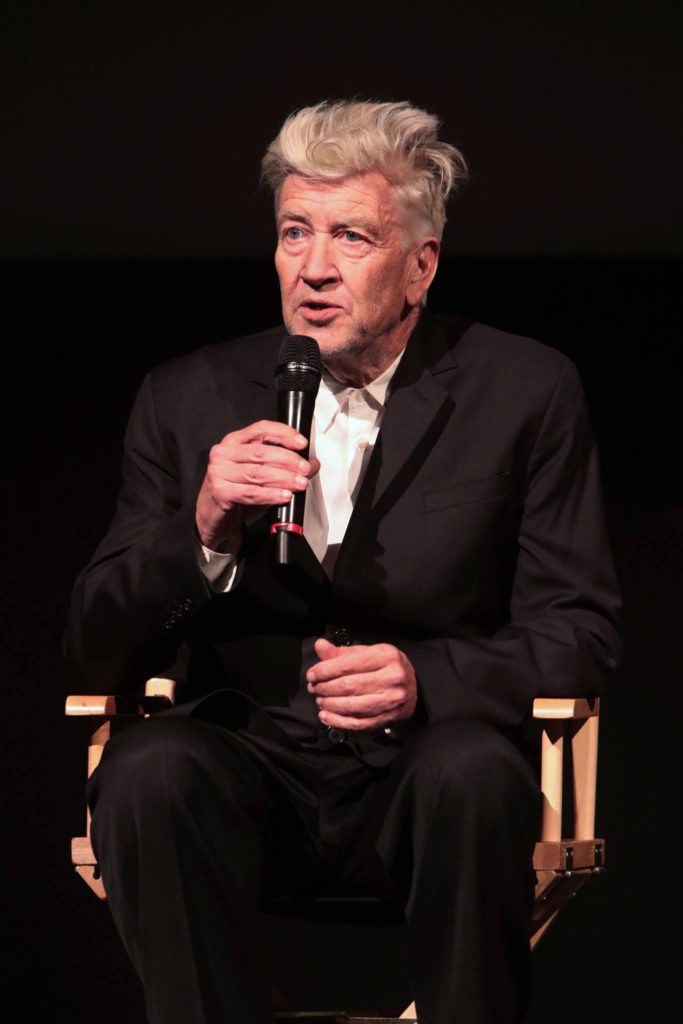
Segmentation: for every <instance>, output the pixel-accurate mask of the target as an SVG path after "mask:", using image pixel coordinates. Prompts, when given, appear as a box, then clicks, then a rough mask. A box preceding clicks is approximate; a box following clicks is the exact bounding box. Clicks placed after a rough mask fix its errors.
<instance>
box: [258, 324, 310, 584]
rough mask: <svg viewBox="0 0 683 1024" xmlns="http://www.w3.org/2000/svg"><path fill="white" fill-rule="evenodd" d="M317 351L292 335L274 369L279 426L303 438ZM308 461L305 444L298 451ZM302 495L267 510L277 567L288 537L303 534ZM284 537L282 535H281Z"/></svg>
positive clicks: (285, 560) (307, 434) (284, 559)
mask: <svg viewBox="0 0 683 1024" xmlns="http://www.w3.org/2000/svg"><path fill="white" fill-rule="evenodd" d="M320 375H321V365H320V349H319V348H318V343H317V341H315V340H314V339H313V338H308V337H306V335H303V334H293V335H291V336H290V337H289V338H285V340H284V341H283V342H282V345H281V346H280V351H279V353H278V359H277V366H276V368H275V387H276V390H277V417H278V419H279V421H280V422H281V423H286V424H287V425H288V426H290V427H294V429H295V430H296V431H298V432H299V433H300V434H302V435H303V436H304V437H305V438H307V439H308V438H310V436H311V424H312V422H313V409H314V408H315V399H316V396H317V394H318V388H319V386H320ZM299 454H301V455H302V456H303V458H305V459H306V458H308V445H307V446H306V448H305V450H304V451H302V452H300V453H299ZM305 502H306V492H305V491H297V492H296V493H295V494H293V495H292V499H291V501H289V502H288V504H286V505H276V506H274V507H273V509H272V510H271V525H270V532H271V535H273V534H274V535H275V536H276V541H277V547H278V554H277V556H276V561H277V562H278V563H279V564H288V563H289V561H290V557H289V555H288V553H287V550H286V549H287V547H288V540H289V536H290V535H291V534H298V535H299V536H302V535H303V532H304V506H305ZM282 535H284V536H282Z"/></svg>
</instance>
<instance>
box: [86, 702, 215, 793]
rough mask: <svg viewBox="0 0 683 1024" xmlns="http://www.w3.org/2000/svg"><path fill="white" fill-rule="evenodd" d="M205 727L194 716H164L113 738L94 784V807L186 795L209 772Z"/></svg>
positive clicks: (92, 791) (97, 770) (139, 723)
mask: <svg viewBox="0 0 683 1024" xmlns="http://www.w3.org/2000/svg"><path fill="white" fill-rule="evenodd" d="M202 731H203V730H202V727H201V724H198V723H197V722H195V721H194V720H193V719H191V718H182V717H179V716H178V717H175V716H174V717H169V716H159V717H156V718H149V719H145V720H143V721H140V722H136V723H135V724H134V725H132V726H130V727H129V728H127V729H126V730H125V731H123V732H121V733H119V734H118V735H116V736H114V737H112V739H111V740H110V741H109V742H108V743H107V744H106V746H105V748H104V751H103V754H102V760H101V761H100V764H99V765H98V767H97V769H96V770H95V772H94V773H93V775H92V777H91V779H90V781H89V783H88V802H89V803H90V805H91V809H93V810H94V807H95V805H97V804H98V803H102V802H106V803H107V804H109V805H112V804H113V805H117V804H120V803H124V804H125V805H126V806H131V805H132V804H134V803H138V802H139V803H145V802H148V801H156V800H158V799H168V797H169V795H171V796H172V797H174V798H179V799H184V798H186V797H187V796H188V795H189V794H190V793H191V791H192V790H193V788H194V787H195V786H196V785H197V781H198V779H199V778H200V777H201V775H202V774H203V772H205V771H206V767H205V764H206V756H205V755H206V747H207V740H206V737H205V736H203V735H202Z"/></svg>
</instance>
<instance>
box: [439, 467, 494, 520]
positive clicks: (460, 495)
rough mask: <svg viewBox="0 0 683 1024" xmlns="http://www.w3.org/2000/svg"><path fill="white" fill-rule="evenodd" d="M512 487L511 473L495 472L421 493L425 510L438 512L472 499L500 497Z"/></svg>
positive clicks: (468, 502) (482, 499)
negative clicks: (477, 478)
mask: <svg viewBox="0 0 683 1024" xmlns="http://www.w3.org/2000/svg"><path fill="white" fill-rule="evenodd" d="M512 489H513V483H512V474H511V473H497V474H496V475H495V476H487V477H484V478H483V479H482V480H463V481H462V482H461V483H459V484H451V486H450V487H442V488H440V489H439V490H438V491H428V492H427V493H426V494H424V495H423V501H424V507H425V510H426V511H427V512H438V511H440V510H441V509H444V508H453V507H454V506H456V505H468V504H470V502H473V501H485V500H486V499H488V498H502V497H503V496H504V495H506V494H510V492H511V491H512Z"/></svg>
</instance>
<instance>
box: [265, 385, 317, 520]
mask: <svg viewBox="0 0 683 1024" xmlns="http://www.w3.org/2000/svg"><path fill="white" fill-rule="evenodd" d="M314 408H315V395H312V394H309V393H308V392H304V391H278V395H277V417H278V419H279V421H280V423H286V424H287V425H288V426H290V427H293V428H294V429H295V430H297V431H298V432H299V433H300V434H302V435H303V436H304V437H305V438H310V436H311V425H312V423H313V409H314ZM308 451H309V445H306V447H305V449H304V450H303V451H300V452H299V453H298V454H300V455H301V456H302V458H304V459H307V458H308ZM305 503H306V491H297V492H296V493H295V494H293V495H292V499H291V501H289V502H288V503H287V504H286V505H276V506H274V508H273V510H272V517H271V528H270V532H271V533H275V532H276V531H278V529H279V530H283V529H291V528H292V527H294V532H296V533H301V532H303V525H304V505H305Z"/></svg>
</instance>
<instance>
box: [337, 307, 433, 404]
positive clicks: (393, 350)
mask: <svg viewBox="0 0 683 1024" xmlns="http://www.w3.org/2000/svg"><path fill="white" fill-rule="evenodd" d="M419 315H420V309H419V307H417V306H415V307H414V308H413V309H411V311H410V313H409V314H408V316H407V317H406V318H405V320H402V321H401V323H400V325H399V329H398V330H397V331H396V333H395V334H393V335H392V336H391V337H390V338H389V339H380V340H379V342H377V341H373V342H371V343H370V344H369V345H368V346H367V348H365V349H361V350H355V351H351V352H339V353H331V354H330V355H329V356H325V355H323V364H324V366H325V369H326V370H328V372H329V373H331V374H332V376H333V377H334V378H335V380H338V381H339V383H340V384H343V385H344V386H345V387H352V388H363V387H365V385H366V384H370V383H371V382H372V381H373V380H377V378H378V377H379V376H380V375H381V374H382V373H384V371H385V370H386V369H387V367H388V366H391V364H392V363H393V361H394V359H396V357H397V356H398V355H399V354H400V353H401V352H402V351H403V349H404V348H405V347H406V344H407V343H408V338H409V337H410V335H411V334H412V332H413V328H414V327H415V324H416V323H417V319H418V316H419Z"/></svg>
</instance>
